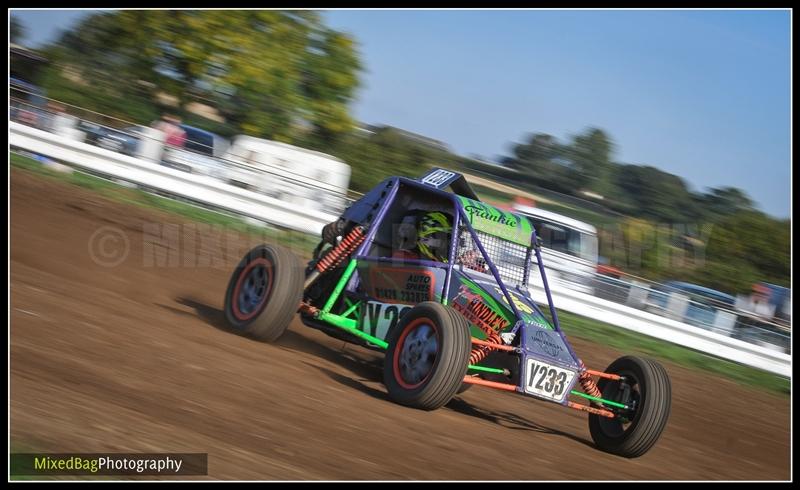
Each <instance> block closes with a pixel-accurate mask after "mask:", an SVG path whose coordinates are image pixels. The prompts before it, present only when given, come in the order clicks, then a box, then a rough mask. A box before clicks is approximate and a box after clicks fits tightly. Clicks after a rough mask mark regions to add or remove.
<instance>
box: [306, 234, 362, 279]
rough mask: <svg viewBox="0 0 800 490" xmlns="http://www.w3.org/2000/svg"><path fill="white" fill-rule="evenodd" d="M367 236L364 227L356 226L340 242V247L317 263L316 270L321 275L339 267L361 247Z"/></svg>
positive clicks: (336, 247) (332, 250)
mask: <svg viewBox="0 0 800 490" xmlns="http://www.w3.org/2000/svg"><path fill="white" fill-rule="evenodd" d="M364 238H366V235H364V227H363V226H356V227H355V228H353V230H352V231H351V232H350V233H348V234H347V236H346V237H344V238H343V239H342V241H341V242H339V244H338V245H336V246H335V247H333V248H332V249H331V250H330V251H329V252H328V253H326V254H325V256H324V257H322V258H321V259H320V260H319V262H317V265H316V269H317V271H319V273H320V274H321V273H323V272H325V271H326V270H328V269H332V268H335V267H337V266H338V265H339V264H341V263H342V261H343V260H344V259H345V257H347V256H348V255H350V253H352V252H353V251H354V250H355V249H356V247H358V246H359V245H361V242H363V241H364Z"/></svg>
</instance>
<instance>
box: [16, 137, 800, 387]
mask: <svg viewBox="0 0 800 490" xmlns="http://www.w3.org/2000/svg"><path fill="white" fill-rule="evenodd" d="M9 143H10V145H11V146H12V147H19V148H23V149H25V150H28V151H31V152H35V153H38V154H41V155H45V156H48V157H51V158H54V159H58V160H61V161H64V162H68V163H70V164H72V165H75V166H76V167H81V168H84V169H88V170H92V171H94V172H98V173H101V174H105V175H109V176H113V177H116V178H119V179H122V180H125V181H129V182H133V183H136V184H139V185H144V186H147V187H151V188H155V189H160V190H163V191H166V192H169V193H171V194H175V195H179V196H183V197H186V198H189V199H192V200H195V201H198V202H203V203H206V204H210V205H212V206H214V207H217V208H221V209H226V210H228V211H231V212H233V213H237V214H240V215H244V216H248V217H251V218H254V219H258V220H261V221H266V222H269V223H272V224H275V225H279V226H282V227H286V228H289V229H294V230H298V231H302V232H306V233H313V234H319V233H320V232H321V230H322V227H323V226H324V225H325V224H327V223H330V222H331V221H334V220H335V219H336V218H337V216H334V215H330V214H325V213H320V212H318V211H315V210H309V209H304V208H302V207H299V206H297V205H296V204H287V203H284V202H282V201H279V200H277V199H273V198H270V197H268V196H264V195H261V194H257V193H255V192H251V191H247V190H244V189H240V188H237V187H234V186H231V185H228V184H225V183H222V182H220V181H217V180H214V179H212V178H209V177H205V176H197V175H192V174H189V173H186V172H181V171H179V170H174V169H171V168H167V167H163V166H161V165H158V164H156V163H152V162H150V161H147V160H143V159H137V158H133V157H129V156H126V155H122V154H119V153H115V152H113V151H110V150H105V149H102V148H98V147H95V146H92V145H88V144H85V143H81V142H79V141H75V140H74V139H70V138H68V137H65V136H62V135H58V134H53V133H48V132H46V131H41V130H38V129H35V128H31V127H29V126H25V125H22V124H19V123H15V122H10V123H9ZM531 293H532V294H533V297H534V299H535V300H536V301H538V302H543V303H546V301H547V299H546V297H545V294H544V290H543V289H541V288H538V287H534V288H531ZM552 294H553V302H554V303H555V305H556V307H558V308H559V309H563V310H566V311H569V312H571V313H575V314H577V315H581V316H585V317H588V318H592V319H595V320H598V321H602V322H606V323H609V324H611V325H615V326H618V327H621V328H625V329H627V330H631V331H634V332H638V333H641V334H644V335H648V336H651V337H655V338H658V339H662V340H666V341H669V342H672V343H675V344H678V345H683V346H686V347H689V348H692V349H695V350H698V351H701V352H706V353H708V354H712V355H714V356H716V357H721V358H724V359H728V360H731V361H734V362H739V363H742V364H747V365H749V366H753V367H756V368H759V369H763V370H765V371H769V372H772V373H775V374H778V375H781V376H785V377H790V376H791V361H792V359H791V355H789V354H785V353H782V352H776V351H774V350H772V349H769V348H766V347H762V346H759V345H754V344H750V343H748V342H743V341H741V340H738V339H734V338H730V337H727V336H725V335H722V334H719V333H715V332H711V331H707V330H704V329H701V328H697V327H694V326H692V325H687V324H685V323H681V322H678V321H676V320H671V319H669V318H665V317H662V316H658V315H655V314H652V313H649V312H646V311H642V310H638V309H635V308H631V307H629V306H625V305H622V304H618V303H614V302H613V301H608V300H605V299H600V298H597V297H594V296H591V295H589V294H584V293H580V292H577V291H573V290H570V289H566V288H560V287H554V288H553V291H552Z"/></svg>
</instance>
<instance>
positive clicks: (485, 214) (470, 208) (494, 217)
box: [464, 204, 517, 227]
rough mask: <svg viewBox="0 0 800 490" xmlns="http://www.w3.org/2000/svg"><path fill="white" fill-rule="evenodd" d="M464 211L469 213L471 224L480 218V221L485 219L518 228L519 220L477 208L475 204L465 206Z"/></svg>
mask: <svg viewBox="0 0 800 490" xmlns="http://www.w3.org/2000/svg"><path fill="white" fill-rule="evenodd" d="M464 211H466V212H467V213H469V219H470V222H472V221H473V220H474V219H475V217H478V218H480V219H484V220H486V221H491V222H494V223H498V224H501V225H506V226H511V227H516V226H517V220H516V219H514V218H513V217H512V218H511V219H509V218H508V217H507V216H505V215H503V214H494V213H493V212H492V211H491V210H489V209H487V208H484V207H480V206H476V205H474V204H470V205H467V206H464Z"/></svg>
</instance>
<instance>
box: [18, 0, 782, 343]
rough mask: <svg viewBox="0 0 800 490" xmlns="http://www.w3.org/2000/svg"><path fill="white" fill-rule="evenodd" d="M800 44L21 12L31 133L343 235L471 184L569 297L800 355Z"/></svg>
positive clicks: (405, 16)
mask: <svg viewBox="0 0 800 490" xmlns="http://www.w3.org/2000/svg"><path fill="white" fill-rule="evenodd" d="M554 23H555V24H557V25H558V26H559V27H558V29H560V31H559V32H560V34H559V36H560V37H552V36H551V35H555V34H556V30H555V28H553V27H547V25H548V24H554ZM403 26H404V27H403ZM776 28H777V30H776ZM787 28H788V15H787V14H786V13H785V12H745V11H741V12H620V13H619V15H614V16H613V17H612V16H611V15H610V12H557V11H525V12H452V13H449V12H435V11H429V12H425V11H421V12H366V11H360V12H359V11H356V12H350V11H332V12H318V11H309V10H303V11H210V10H204V11H139V10H137V11H85V10H84V11H32V10H27V11H19V10H14V11H11V14H10V31H9V33H10V48H9V50H10V69H11V72H10V79H9V89H10V100H9V104H10V110H9V117H10V119H11V120H12V121H15V122H18V123H21V124H25V125H27V126H30V127H35V128H38V129H42V130H46V131H50V132H54V133H59V134H61V135H64V136H67V137H69V138H72V139H74V140H77V141H81V142H83V143H87V144H91V145H95V146H98V147H102V148H104V149H107V150H111V151H114V152H119V153H123V154H125V155H128V156H131V157H134V158H141V159H145V160H149V161H155V162H158V163H159V164H161V165H165V166H170V167H172V168H177V169H179V170H184V171H187V172H191V173H195V174H199V175H203V176H206V177H208V178H212V179H216V180H218V181H222V182H224V183H226V184H230V185H233V186H237V187H240V188H245V189H249V190H252V191H254V192H257V193H260V194H263V195H267V196H270V197H273V198H275V199H279V200H282V201H291V202H296V203H297V204H298V206H306V207H308V208H309V209H314V210H317V211H319V212H326V213H331V214H336V213H338V212H340V211H341V210H342V209H343V208H344V206H346V205H347V203H348V202H349V201H350V200H352V199H353V198H354V197H357V196H358V195H359V194H360V193H363V192H365V191H367V190H369V189H370V188H371V187H372V186H373V185H375V184H376V183H378V182H379V181H381V180H382V179H384V178H385V177H387V176H390V175H405V176H412V177H416V176H419V175H422V174H423V173H424V172H425V170H426V169H427V168H429V167H431V166H441V167H446V168H450V169H454V170H456V171H459V172H463V173H465V174H467V175H468V179H469V180H470V181H471V182H472V183H473V185H475V187H476V189H477V190H478V192H479V193H480V195H481V196H482V197H483V198H484V199H485V200H487V201H489V202H492V203H494V204H497V205H500V206H507V207H508V208H514V209H515V210H517V211H519V212H523V213H525V214H528V215H529V216H531V219H534V220H536V222H537V223H538V224H539V227H540V230H541V234H542V237H543V238H544V240H545V247H546V249H548V251H549V254H550V256H549V257H548V263H550V264H555V265H552V266H550V267H551V268H552V269H553V272H552V274H553V276H554V278H555V280H556V281H557V282H558V283H559V284H560V285H562V286H564V287H567V288H573V289H575V290H580V291H582V292H585V293H587V294H593V295H596V296H598V297H602V298H604V299H608V300H611V301H617V302H620V303H626V304H628V305H630V306H634V307H636V308H639V309H642V310H645V311H651V312H655V313H658V314H661V315H665V316H670V317H674V318H678V319H681V320H682V321H684V322H686V323H689V324H692V325H695V326H698V327H701V328H705V329H709V330H715V331H718V332H722V333H724V334H726V335H731V336H734V337H738V338H742V339H745V340H748V341H750V342H753V343H759V344H761V345H766V346H769V347H771V348H775V349H777V350H781V351H785V352H788V351H789V344H790V341H789V339H790V336H789V333H790V320H791V316H790V315H791V314H790V305H791V294H790V289H789V286H790V228H791V221H790V219H789V217H788V215H789V204H790V197H789V180H788V178H787V177H788V174H789V153H788V148H789V140H788V137H789V136H788V123H789V121H788V117H787V118H784V116H788V95H789V92H788V81H789V77H788V72H787V71H786V67H788V63H786V62H787V61H788V42H786V41H787V40H788V29H787ZM667 32H669V33H670V34H669V35H668V36H667V35H666V34H665V33H667ZM571 34H572V35H571ZM776 66H779V67H780V68H778V69H774V70H773V68H774V67H776ZM598 114H602V115H598ZM556 133H560V134H562V135H563V136H558V135H556ZM767 133H768V134H767ZM618 134H619V136H618ZM628 146H630V148H631V149H628V148H627V147H628ZM485 155H493V156H485ZM633 162H637V163H633ZM642 162H646V163H642ZM320 190H322V191H320ZM753 193H756V194H757V196H758V198H757V199H756V198H754V197H753V195H754V194H753ZM319 196H323V197H322V198H320V197H319ZM765 209H768V210H769V211H765Z"/></svg>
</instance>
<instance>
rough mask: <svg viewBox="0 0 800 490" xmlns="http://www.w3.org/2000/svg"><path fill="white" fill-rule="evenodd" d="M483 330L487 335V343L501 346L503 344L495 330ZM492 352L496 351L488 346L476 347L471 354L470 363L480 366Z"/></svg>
mask: <svg viewBox="0 0 800 490" xmlns="http://www.w3.org/2000/svg"><path fill="white" fill-rule="evenodd" d="M481 330H483V331H484V332H485V333H486V342H490V343H492V344H500V343H502V342H503V340H502V338H500V335H499V334H498V333H497V332H495V331H494V330H486V329H481ZM492 350H494V349H492V348H491V347H489V346H487V345H479V346H477V347H475V348H474V349H472V352H470V353H469V363H470V364H478V363H479V362H481V361H482V360H484V359H485V358H486V356H488V355H489V353H490V352H492Z"/></svg>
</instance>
